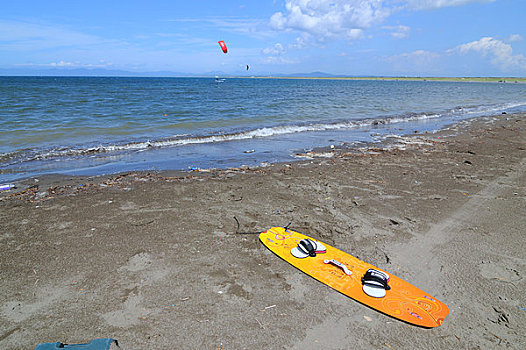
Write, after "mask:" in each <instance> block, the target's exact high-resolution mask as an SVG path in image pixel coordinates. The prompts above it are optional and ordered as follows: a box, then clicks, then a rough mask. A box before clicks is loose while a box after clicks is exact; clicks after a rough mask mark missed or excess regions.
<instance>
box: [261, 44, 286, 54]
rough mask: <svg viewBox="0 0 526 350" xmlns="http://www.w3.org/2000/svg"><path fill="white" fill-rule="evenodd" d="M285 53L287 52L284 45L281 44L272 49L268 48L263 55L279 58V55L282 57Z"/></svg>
mask: <svg viewBox="0 0 526 350" xmlns="http://www.w3.org/2000/svg"><path fill="white" fill-rule="evenodd" d="M284 52H285V49H284V48H283V45H281V44H280V43H277V44H276V45H274V46H272V47H267V48H265V49H263V54H265V55H274V56H277V55H281V54H282V53H284Z"/></svg>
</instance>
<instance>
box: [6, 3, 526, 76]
mask: <svg viewBox="0 0 526 350" xmlns="http://www.w3.org/2000/svg"><path fill="white" fill-rule="evenodd" d="M525 14H526V1H525V0H317V1H314V0H221V1H218V0H194V1H189V0H184V1H182V0H150V1H135V0H126V1H122V0H111V1H108V0H90V1H82V0H79V1H72V0H67V1H58V0H48V1H42V0H25V1H24V0H20V1H5V2H4V4H3V5H2V6H1V10H0V72H14V71H16V72H26V73H29V74H30V73H31V72H35V71H38V70H42V69H54V70H68V69H69V70H71V69H90V70H108V71H128V72H134V73H145V74H146V73H151V72H174V73H178V74H215V73H218V72H221V73H224V74H233V75H280V74H296V73H310V72H325V73H329V74H334V75H350V76H514V77H525V76H526V20H525ZM219 40H224V41H225V43H226V45H227V47H228V53H227V54H224V53H223V52H222V51H221V48H220V47H219V45H218V41H219ZM247 65H249V67H250V69H249V71H247V70H246V66H247Z"/></svg>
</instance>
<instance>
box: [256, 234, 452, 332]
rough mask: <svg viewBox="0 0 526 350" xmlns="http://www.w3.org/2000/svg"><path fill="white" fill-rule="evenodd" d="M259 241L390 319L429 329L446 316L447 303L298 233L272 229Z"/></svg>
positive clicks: (283, 257)
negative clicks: (390, 317)
mask: <svg viewBox="0 0 526 350" xmlns="http://www.w3.org/2000/svg"><path fill="white" fill-rule="evenodd" d="M259 239H260V240H261V242H262V243H263V244H264V245H265V246H267V247H268V248H269V249H270V250H271V251H272V252H273V253H275V254H276V255H277V256H279V257H280V258H282V259H284V260H286V261H287V262H289V263H290V264H292V265H293V266H295V267H297V268H298V269H300V270H301V271H303V272H305V273H306V274H308V275H310V276H312V277H314V278H315V279H317V280H318V281H320V282H322V283H325V284H326V285H328V286H330V287H332V288H334V289H336V290H337V291H338V292H341V293H343V294H345V295H347V296H349V297H351V298H353V299H354V300H357V301H359V302H360V303H362V304H365V305H367V306H369V307H371V308H373V309H376V310H378V311H380V312H383V313H385V314H387V315H389V316H392V317H395V318H398V319H400V320H402V321H405V322H408V323H412V324H415V325H418V326H422V327H428V328H431V327H437V326H440V325H441V324H442V322H443V321H444V319H445V318H446V316H447V315H448V313H449V309H448V307H447V306H446V304H444V303H442V302H441V301H439V300H437V299H435V298H434V297H432V296H431V295H429V294H427V293H426V292H424V291H422V290H420V289H418V288H417V287H415V286H413V285H412V284H409V283H407V282H406V281H404V280H402V279H400V278H398V277H396V276H393V275H391V274H388V273H386V272H385V271H382V270H380V269H378V268H377V267H375V266H373V265H371V264H368V263H366V262H364V261H361V260H359V259H357V258H355V257H354V256H352V255H350V254H347V253H345V252H342V251H341V250H339V249H336V248H334V247H331V246H329V245H327V244H325V243H322V242H320V241H318V240H315V239H313V238H311V237H308V236H305V235H303V234H301V233H298V232H294V231H292V230H289V229H285V228H283V227H273V228H271V229H269V230H267V231H265V232H262V233H261V234H260V235H259ZM307 241H308V242H307ZM309 253H310V254H309ZM368 271H369V272H368ZM364 276H365V278H364Z"/></svg>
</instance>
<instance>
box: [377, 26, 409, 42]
mask: <svg viewBox="0 0 526 350" xmlns="http://www.w3.org/2000/svg"><path fill="white" fill-rule="evenodd" d="M382 28H383V29H387V30H390V31H391V36H392V37H393V38H396V39H403V38H407V37H408V36H409V32H411V28H410V27H408V26H403V25H398V26H384V27H382Z"/></svg>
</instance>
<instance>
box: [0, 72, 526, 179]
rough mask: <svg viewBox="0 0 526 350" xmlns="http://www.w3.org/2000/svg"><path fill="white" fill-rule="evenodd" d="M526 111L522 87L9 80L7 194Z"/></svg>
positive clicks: (256, 158) (0, 119) (1, 108)
mask: <svg viewBox="0 0 526 350" xmlns="http://www.w3.org/2000/svg"><path fill="white" fill-rule="evenodd" d="M525 111H526V85H525V84H520V83H473V82H433V81H395V80H392V81H391V80H390V81H380V80H327V79H277V78H227V79H224V80H220V81H216V79H214V78H125V77H0V183H6V182H11V181H16V180H19V179H23V178H27V177H33V176H40V175H44V174H66V175H101V174H112V173H118V172H123V171H132V170H152V171H161V170H187V169H192V168H226V167H238V166H241V165H247V166H257V165H261V164H268V163H273V162H281V161H292V160H294V159H296V158H295V154H296V153H298V152H304V151H305V150H310V149H312V148H315V147H324V146H328V145H338V144H343V143H345V144H356V143H360V142H380V141H381V140H382V139H383V136H385V135H388V134H396V135H402V134H409V133H414V132H415V131H419V132H423V131H433V130H437V129H440V128H443V127H445V126H447V125H449V124H452V123H455V122H458V121H460V120H463V119H467V118H473V117H478V116H486V115H500V114H502V113H503V112H506V113H513V112H525Z"/></svg>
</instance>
